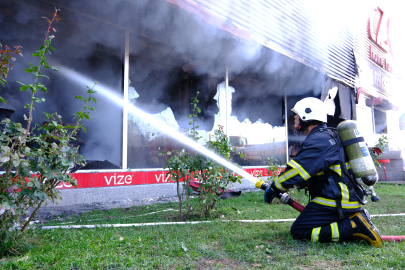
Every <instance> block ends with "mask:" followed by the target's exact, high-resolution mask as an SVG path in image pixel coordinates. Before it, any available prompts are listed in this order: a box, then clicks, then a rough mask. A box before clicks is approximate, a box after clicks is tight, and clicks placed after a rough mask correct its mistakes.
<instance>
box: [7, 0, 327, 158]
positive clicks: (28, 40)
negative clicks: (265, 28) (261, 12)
mask: <svg viewBox="0 0 405 270" xmlns="http://www.w3.org/2000/svg"><path fill="white" fill-rule="evenodd" d="M54 7H57V8H59V9H61V12H60V17H61V18H62V20H61V21H60V22H59V23H58V24H55V25H54V26H55V27H56V28H57V29H58V31H57V32H56V33H53V34H55V36H56V38H55V40H54V41H53V43H52V45H53V47H55V48H56V52H54V53H53V54H52V55H50V56H49V57H48V60H49V62H50V64H52V65H55V66H58V65H62V66H64V67H66V68H69V69H72V70H74V71H76V72H77V73H80V74H82V75H84V76H86V77H88V78H91V79H92V80H94V81H99V82H100V83H102V84H104V85H107V86H109V87H110V88H111V89H113V90H114V91H116V92H117V93H122V89H123V59H124V42H125V29H130V30H131V32H130V74H129V78H130V79H131V85H132V86H133V87H135V89H136V91H137V92H138V94H139V98H138V99H137V101H136V102H137V103H136V104H137V106H139V107H140V108H141V109H143V110H145V111H146V112H149V113H159V112H161V111H162V110H164V109H166V108H167V107H171V108H172V110H173V113H174V115H175V117H176V120H177V122H178V123H179V125H180V126H181V127H182V128H187V127H188V119H187V116H188V114H189V113H190V110H191V108H190V107H189V103H190V102H189V101H186V102H185V101H184V100H190V98H191V97H193V96H195V95H196V94H197V92H199V97H200V101H201V102H200V105H199V106H200V108H201V109H202V115H201V116H202V117H203V119H202V120H201V124H200V125H201V128H202V129H206V130H211V129H212V128H213V123H214V114H215V113H217V112H218V108H217V106H216V102H215V100H213V97H214V95H215V93H216V85H217V84H218V83H220V82H222V81H223V80H224V76H225V67H226V66H227V65H228V67H229V77H230V85H231V86H233V87H234V88H235V90H236V92H235V93H234V95H233V115H235V116H237V117H238V120H239V121H241V122H242V121H243V120H244V119H245V118H249V119H250V121H251V122H255V121H256V120H258V119H259V118H261V119H262V120H263V121H264V122H267V123H269V124H271V125H274V126H281V125H282V124H283V121H282V115H283V111H282V102H283V99H284V93H285V91H286V92H287V95H288V96H296V95H303V94H307V95H311V96H318V95H319V94H320V90H321V89H320V86H321V83H320V80H321V78H323V76H324V75H321V74H320V73H318V72H316V71H315V70H313V69H311V68H308V67H306V66H304V65H302V64H299V63H298V62H296V61H294V60H292V59H290V58H288V57H286V56H284V55H281V54H280V53H277V52H275V51H272V50H270V49H268V48H264V47H263V46H261V45H260V44H258V43H255V42H245V41H243V40H239V39H236V38H234V37H233V36H232V35H231V34H229V33H227V32H224V31H222V30H220V29H217V28H215V27H213V26H211V25H209V24H207V23H206V22H204V21H203V20H202V19H201V18H200V17H198V16H196V15H194V14H191V13H189V12H187V11H184V10H182V9H181V8H179V7H177V6H174V5H172V4H169V3H168V2H166V1H164V0H154V1H152V0H150V1H148V0H138V1H129V0H114V1H107V0H97V1H96V0H92V1H90V0H88V1H81V0H18V1H13V0H3V1H1V2H0V27H1V37H0V38H1V40H0V41H1V43H2V44H3V45H4V44H7V45H9V46H12V45H22V46H23V47H24V49H23V53H24V57H23V58H21V57H17V61H16V62H15V67H14V69H13V70H12V71H11V72H10V75H9V77H8V82H9V84H8V85H7V86H6V88H4V89H1V92H0V95H1V96H2V97H3V98H5V99H6V101H7V105H5V106H3V105H1V106H2V107H6V108H10V109H14V110H16V113H15V114H14V115H13V116H12V120H14V121H21V122H23V114H24V113H27V111H26V110H22V109H21V108H22V107H23V105H24V104H25V103H28V102H29V94H28V92H26V93H21V92H20V91H19V84H17V83H16V81H21V82H24V83H32V81H33V78H32V75H30V74H27V73H24V72H23V69H24V68H26V67H28V64H29V62H33V63H36V62H37V61H38V59H37V58H33V57H32V56H31V53H32V52H34V51H35V50H36V49H37V48H38V47H39V46H40V45H41V44H42V42H43V39H44V36H45V31H46V27H47V23H46V21H45V20H44V19H42V18H41V16H46V17H49V18H50V17H51V16H52V12H53V8H54ZM44 74H46V75H48V76H49V77H50V80H44V81H43V83H44V84H45V85H46V86H47V87H48V93H46V94H43V93H39V97H44V98H46V100H47V101H46V103H45V104H38V106H37V107H36V110H35V113H34V118H35V119H36V122H37V123H41V122H42V121H44V117H43V116H41V112H42V111H47V112H53V111H58V112H59V113H60V114H61V115H62V116H63V119H64V121H66V123H71V122H73V121H74V119H73V116H72V114H73V113H74V112H76V111H78V110H80V108H81V105H82V103H81V102H79V101H77V100H76V99H75V98H74V96H75V95H85V90H86V87H85V85H79V84H74V83H72V82H71V81H70V80H68V79H67V78H65V77H64V76H62V75H61V74H58V73H55V72H52V71H50V70H46V71H44ZM185 89H186V90H185ZM187 98H188V99H187ZM97 100H98V102H97V104H96V105H94V108H95V110H96V112H94V113H91V115H90V121H86V122H85V127H86V128H87V130H88V133H87V134H84V133H82V134H81V135H80V136H81V140H83V141H84V143H85V144H84V146H83V148H82V154H83V155H84V156H85V158H86V159H92V160H105V159H108V160H109V161H111V162H112V163H114V164H117V165H121V150H122V149H121V148H122V146H121V143H122V109H121V108H119V107H117V106H116V105H114V104H112V103H110V102H109V100H107V99H105V98H103V97H102V96H98V97H97ZM290 106H292V105H291V104H289V107H290Z"/></svg>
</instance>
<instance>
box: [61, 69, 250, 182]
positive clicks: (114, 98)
mask: <svg viewBox="0 0 405 270" xmlns="http://www.w3.org/2000/svg"><path fill="white" fill-rule="evenodd" d="M59 71H60V73H61V74H63V75H64V76H66V77H67V78H69V79H71V80H73V81H75V82H77V83H84V84H85V85H93V84H94V81H92V80H90V79H88V78H86V77H85V76H83V75H81V74H78V73H76V72H74V71H72V70H69V69H67V68H65V67H60V68H59ZM94 90H96V91H97V92H98V93H99V94H101V95H103V96H104V97H106V98H108V99H109V101H111V102H113V103H114V104H116V105H118V106H119V107H123V106H124V101H123V99H122V97H121V96H120V95H118V94H116V93H114V91H113V90H112V89H110V88H109V87H107V86H104V85H102V84H100V83H98V84H97V85H96V86H95V87H94ZM128 112H131V113H133V114H135V115H137V116H139V117H140V118H142V119H143V120H145V121H147V122H148V123H149V124H151V125H152V126H154V127H155V128H156V129H158V130H159V131H160V132H162V133H164V134H167V135H169V136H170V137H171V138H173V139H175V140H177V141H178V142H180V143H182V144H185V145H187V146H188V147H190V148H192V149H194V150H195V151H197V152H199V153H200V154H202V155H204V156H206V157H208V158H210V159H212V160H213V161H215V162H217V163H219V164H221V165H222V166H224V167H226V168H228V169H230V170H231V171H233V172H235V173H237V174H239V175H240V176H242V177H243V178H245V179H247V180H249V181H250V182H252V183H256V181H257V179H256V178H255V177H253V176H252V175H251V174H249V173H248V172H246V171H244V170H243V169H241V168H239V167H238V166H236V165H235V164H232V163H231V162H229V161H227V160H225V159H224V158H222V157H220V156H218V155H217V154H215V153H213V152H212V151H210V150H208V149H207V148H205V147H204V146H202V145H200V144H198V143H197V142H195V141H194V140H192V139H191V138H189V137H187V136H185V135H183V134H182V133H180V132H178V131H176V130H174V129H173V128H172V127H170V126H168V125H166V124H165V123H163V122H161V121H159V120H158V119H156V118H155V117H153V116H152V115H150V114H148V113H146V112H144V111H142V110H141V109H139V108H137V107H136V106H134V105H133V104H128Z"/></svg>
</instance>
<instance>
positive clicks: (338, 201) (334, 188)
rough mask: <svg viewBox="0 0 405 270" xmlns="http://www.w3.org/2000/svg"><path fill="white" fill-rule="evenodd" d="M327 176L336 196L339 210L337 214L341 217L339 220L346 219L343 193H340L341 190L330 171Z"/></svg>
mask: <svg viewBox="0 0 405 270" xmlns="http://www.w3.org/2000/svg"><path fill="white" fill-rule="evenodd" d="M326 174H327V179H328V182H329V185H330V186H331V188H332V191H333V194H334V195H335V202H336V209H337V212H338V215H339V219H340V220H342V219H344V216H343V210H342V193H341V192H340V190H339V188H338V186H337V184H336V181H335V180H334V179H333V177H332V174H331V172H330V171H329V170H328V171H327V172H326Z"/></svg>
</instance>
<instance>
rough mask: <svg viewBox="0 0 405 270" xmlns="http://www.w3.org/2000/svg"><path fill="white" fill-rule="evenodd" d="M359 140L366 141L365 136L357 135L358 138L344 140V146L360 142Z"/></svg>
mask: <svg viewBox="0 0 405 270" xmlns="http://www.w3.org/2000/svg"><path fill="white" fill-rule="evenodd" d="M359 142H364V138H363V137H357V138H353V139H348V140H346V141H342V145H343V146H344V147H346V146H348V145H351V144H354V143H359Z"/></svg>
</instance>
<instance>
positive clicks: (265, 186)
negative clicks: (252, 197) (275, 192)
mask: <svg viewBox="0 0 405 270" xmlns="http://www.w3.org/2000/svg"><path fill="white" fill-rule="evenodd" d="M255 187H256V188H258V189H263V190H264V191H266V190H267V189H268V188H269V185H268V184H266V183H265V182H263V180H262V179H259V180H257V182H256V185H255Z"/></svg>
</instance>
